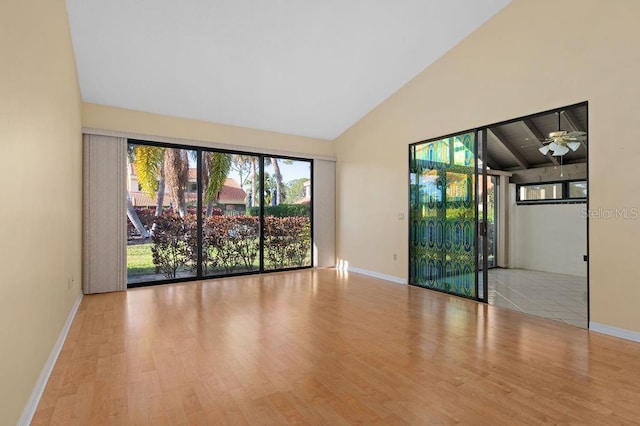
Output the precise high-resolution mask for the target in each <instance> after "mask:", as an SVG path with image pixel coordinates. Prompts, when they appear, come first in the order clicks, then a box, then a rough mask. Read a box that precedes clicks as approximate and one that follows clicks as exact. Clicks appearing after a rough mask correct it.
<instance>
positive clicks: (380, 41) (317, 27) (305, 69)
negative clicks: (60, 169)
mask: <svg viewBox="0 0 640 426" xmlns="http://www.w3.org/2000/svg"><path fill="white" fill-rule="evenodd" d="M509 2H510V0H227V1H221V0H181V1H177V0H67V8H68V12H69V20H70V24H71V34H72V38H73V46H74V49H75V55H76V62H77V66H78V74H79V78H80V88H81V91H82V98H83V101H85V102H93V103H99V104H104V105H112V106H117V107H122V108H129V109H135V110H142V111H147V112H154V113H159V114H167V115H172V116H177V117H184V118H192V119H197V120H204V121H211V122H216V123H225V124H232V125H237V126H244V127H251V128H257V129H263V130H272V131H278V132H283V133H290V134H295V135H303V136H311V137H317V138H322V139H328V140H332V139H335V138H336V137H337V136H339V135H340V134H341V133H342V132H344V131H345V130H347V129H348V128H349V127H350V126H352V125H353V124H354V123H355V122H357V121H358V120H359V119H360V118H362V116H364V115H365V114H366V113H367V112H369V111H370V110H372V109H373V108H374V107H375V106H377V105H378V104H379V103H380V102H382V101H383V100H384V99H386V98H387V97H389V96H390V95H391V94H392V93H394V92H395V91H396V90H398V89H399V88H400V87H402V86H403V85H404V84H405V83H407V82H408V81H409V80H411V78H413V77H414V76H415V75H416V74H418V73H419V72H420V71H422V70H423V69H424V68H426V67H427V66H429V65H430V64H431V63H433V62H434V61H435V60H436V59H437V58H438V57H440V56H442V55H443V54H444V53H445V52H446V51H447V50H449V49H451V48H452V47H453V46H454V45H455V44H457V43H458V42H459V41H461V40H462V39H463V38H464V37H465V36H467V35H468V34H470V33H471V32H472V31H474V30H475V29H476V28H478V27H479V26H480V25H482V24H483V23H484V22H485V21H486V20H487V19H489V18H490V17H491V16H493V15H494V14H495V13H496V12H497V11H499V10H500V9H501V8H502V7H504V6H506V5H507V4H508V3H509Z"/></svg>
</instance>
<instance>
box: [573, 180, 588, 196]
mask: <svg viewBox="0 0 640 426" xmlns="http://www.w3.org/2000/svg"><path fill="white" fill-rule="evenodd" d="M569 198H587V181H585V180H581V181H577V182H569Z"/></svg>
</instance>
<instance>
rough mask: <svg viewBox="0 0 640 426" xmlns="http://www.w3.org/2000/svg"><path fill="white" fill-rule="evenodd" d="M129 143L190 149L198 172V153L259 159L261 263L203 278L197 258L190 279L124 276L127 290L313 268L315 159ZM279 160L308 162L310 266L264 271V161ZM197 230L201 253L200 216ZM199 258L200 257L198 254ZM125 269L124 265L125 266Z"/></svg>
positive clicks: (129, 141)
mask: <svg viewBox="0 0 640 426" xmlns="http://www.w3.org/2000/svg"><path fill="white" fill-rule="evenodd" d="M129 144H133V145H149V146H157V147H162V148H174V149H185V150H193V151H196V152H197V153H198V156H197V158H198V160H197V161H198V166H197V168H198V171H199V170H201V164H200V159H201V158H202V155H201V153H202V152H220V153H225V154H237V155H247V156H253V157H258V159H259V174H260V181H259V185H258V192H259V193H260V197H261V200H260V215H259V217H260V241H261V243H260V250H259V257H260V260H259V262H260V264H259V267H258V269H257V270H255V271H246V272H245V271H243V272H232V273H227V274H218V275H204V274H203V273H202V267H201V266H202V265H201V261H200V259H198V265H197V270H196V275H194V276H189V277H182V278H167V279H162V280H153V281H143V282H136V283H129V282H128V281H129V280H128V277H127V288H128V289H129V288H137V287H148V286H154V285H163V284H174V283H183V282H194V281H202V280H210V279H216V278H225V277H234V276H244V275H257V274H269V273H274V272H283V271H294V270H301V269H310V268H313V267H314V266H313V262H314V261H313V259H314V258H315V248H314V247H315V244H314V229H313V228H314V227H313V223H314V214H313V210H314V208H313V206H314V192H315V188H314V179H313V169H314V163H315V160H314V159H313V158H305V157H296V156H291V155H281V154H275V153H274V154H270V153H264V152H251V151H242V150H232V149H224V148H215V147H206V146H198V145H186V144H185V145H183V144H175V143H167V142H156V141H150V140H144V139H136V138H127V145H129ZM272 157H275V158H278V159H283V160H294V161H304V162H308V163H309V180H310V182H311V200H310V203H309V219H310V221H311V230H310V231H311V232H310V234H311V241H310V245H311V247H310V248H311V254H310V264H309V265H306V266H292V267H285V268H279V269H266V268H265V262H264V250H265V249H264V246H263V244H264V243H263V241H264V217H265V216H264V215H265V211H264V190H263V189H264V165H265V159H266V158H272ZM197 179H198V182H197V185H198V187H199V188H200V187H201V176H200V172H198V178H197ZM202 205H203V200H202V191H197V209H198V210H202ZM197 227H198V239H199V241H198V252H201V249H202V241H201V240H200V239H201V236H202V215H198V217H197ZM199 257H200V255H199ZM125 267H126V264H125Z"/></svg>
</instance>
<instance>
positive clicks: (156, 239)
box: [151, 215, 194, 278]
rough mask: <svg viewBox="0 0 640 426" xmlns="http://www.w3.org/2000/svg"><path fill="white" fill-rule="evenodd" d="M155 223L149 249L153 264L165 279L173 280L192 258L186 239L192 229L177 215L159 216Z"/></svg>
mask: <svg viewBox="0 0 640 426" xmlns="http://www.w3.org/2000/svg"><path fill="white" fill-rule="evenodd" d="M155 223H156V227H155V230H154V232H153V237H152V241H153V247H151V254H152V255H153V263H154V264H155V265H156V269H157V270H158V271H159V272H161V273H163V274H164V276H165V277H167V278H175V277H176V273H177V272H178V269H180V268H181V267H184V266H186V265H187V263H188V262H189V260H190V259H191V258H192V256H191V250H190V247H189V244H188V242H187V239H188V236H189V234H190V232H193V228H194V227H193V226H189V225H188V223H187V222H186V221H185V220H183V219H182V218H181V217H180V216H177V215H174V216H160V217H158V218H156V221H155Z"/></svg>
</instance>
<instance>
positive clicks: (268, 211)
mask: <svg viewBox="0 0 640 426" xmlns="http://www.w3.org/2000/svg"><path fill="white" fill-rule="evenodd" d="M248 212H249V215H250V216H259V215H260V207H251V208H250V209H248ZM264 215H265V217H269V216H272V217H283V218H284V217H291V216H304V217H310V216H311V206H309V205H305V204H278V205H277V206H264Z"/></svg>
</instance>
